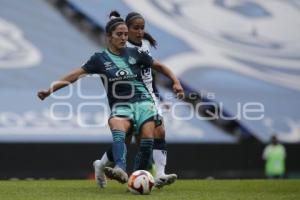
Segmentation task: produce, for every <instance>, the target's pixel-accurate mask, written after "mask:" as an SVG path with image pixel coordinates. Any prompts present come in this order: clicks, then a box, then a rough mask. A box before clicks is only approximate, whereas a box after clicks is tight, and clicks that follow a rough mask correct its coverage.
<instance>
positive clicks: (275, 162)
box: [263, 144, 286, 176]
mask: <svg viewBox="0 0 300 200" xmlns="http://www.w3.org/2000/svg"><path fill="white" fill-rule="evenodd" d="M285 156H286V153H285V148H284V146H283V145H281V144H277V145H273V144H270V145H268V146H267V147H266V148H265V150H264V153H263V157H264V159H265V160H266V165H265V170H266V174H267V175H268V176H282V175H283V174H284V173H285Z"/></svg>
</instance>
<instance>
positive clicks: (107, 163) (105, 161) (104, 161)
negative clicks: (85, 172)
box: [100, 152, 113, 167]
mask: <svg viewBox="0 0 300 200" xmlns="http://www.w3.org/2000/svg"><path fill="white" fill-rule="evenodd" d="M100 161H101V163H102V165H104V166H105V167H108V166H111V165H112V164H113V162H111V161H109V160H108V157H107V154H106V152H105V153H104V154H103V156H102V158H101V160H100Z"/></svg>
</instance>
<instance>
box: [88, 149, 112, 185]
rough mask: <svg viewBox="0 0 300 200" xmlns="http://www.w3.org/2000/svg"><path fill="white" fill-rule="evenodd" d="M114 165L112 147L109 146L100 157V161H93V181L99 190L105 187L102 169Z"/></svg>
mask: <svg viewBox="0 0 300 200" xmlns="http://www.w3.org/2000/svg"><path fill="white" fill-rule="evenodd" d="M114 164H115V163H114V159H113V153H112V146H110V147H109V149H108V150H107V151H106V152H105V153H104V154H103V155H102V157H101V159H100V160H95V161H94V163H93V166H94V170H95V180H96V183H97V185H99V187H100V188H105V187H106V185H107V180H106V177H105V174H104V168H105V167H113V166H114Z"/></svg>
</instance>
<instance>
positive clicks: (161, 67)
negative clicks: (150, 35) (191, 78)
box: [152, 60, 184, 97]
mask: <svg viewBox="0 0 300 200" xmlns="http://www.w3.org/2000/svg"><path fill="white" fill-rule="evenodd" d="M152 67H153V69H155V70H156V71H158V72H160V73H162V74H164V75H165V76H167V77H168V78H170V79H171V80H172V82H173V91H174V92H175V93H176V94H179V96H180V97H184V91H183V88H182V86H181V84H180V81H179V80H178V79H177V77H176V76H175V74H174V73H173V72H172V71H171V70H170V69H169V68H168V67H167V66H166V65H164V64H162V63H160V62H159V61H157V60H154V61H153V64H152Z"/></svg>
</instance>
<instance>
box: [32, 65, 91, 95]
mask: <svg viewBox="0 0 300 200" xmlns="http://www.w3.org/2000/svg"><path fill="white" fill-rule="evenodd" d="M85 74H87V73H86V71H85V70H84V69H82V68H77V69H75V70H73V71H71V72H70V73H68V74H67V75H65V76H64V77H63V78H62V79H60V80H59V81H56V82H55V83H54V84H53V85H51V87H50V88H48V89H46V90H40V91H38V93H37V96H38V97H39V98H40V99H41V100H44V99H45V98H47V97H48V96H49V95H50V94H51V93H53V92H55V91H57V90H59V89H61V88H63V87H65V86H67V85H69V84H71V83H74V82H75V81H77V80H78V79H79V78H80V77H81V76H83V75H85Z"/></svg>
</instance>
